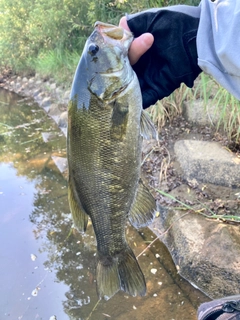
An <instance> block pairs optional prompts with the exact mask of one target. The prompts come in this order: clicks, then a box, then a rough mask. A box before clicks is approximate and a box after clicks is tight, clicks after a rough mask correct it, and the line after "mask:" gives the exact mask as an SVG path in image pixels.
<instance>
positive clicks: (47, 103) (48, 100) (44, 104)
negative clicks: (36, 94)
mask: <svg viewBox="0 0 240 320" xmlns="http://www.w3.org/2000/svg"><path fill="white" fill-rule="evenodd" d="M51 103H52V101H51V98H50V97H46V98H44V99H43V100H42V101H41V102H40V103H39V104H40V106H41V107H42V108H46V107H49V106H50V105H51Z"/></svg>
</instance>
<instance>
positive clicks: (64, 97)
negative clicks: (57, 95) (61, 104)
mask: <svg viewBox="0 0 240 320" xmlns="http://www.w3.org/2000/svg"><path fill="white" fill-rule="evenodd" d="M70 92H71V91H70V90H67V91H65V93H64V96H63V99H64V100H68V99H69V97H70Z"/></svg>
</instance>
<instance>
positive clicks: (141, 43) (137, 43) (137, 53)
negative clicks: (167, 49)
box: [119, 17, 154, 65]
mask: <svg viewBox="0 0 240 320" xmlns="http://www.w3.org/2000/svg"><path fill="white" fill-rule="evenodd" d="M119 26H120V27H122V28H124V29H125V30H128V31H131V30H130V29H129V27H128V24H127V18H126V17H122V18H121V20H120V22H119ZM153 41H154V38H153V35H152V34H151V33H144V34H142V35H140V36H139V37H138V38H136V39H134V40H133V42H132V44H131V47H130V49H129V53H128V57H129V61H130V63H131V65H134V64H135V63H137V61H138V60H139V59H140V58H141V56H142V55H143V54H144V53H145V52H146V51H147V50H148V49H149V48H150V47H151V46H152V44H153Z"/></svg>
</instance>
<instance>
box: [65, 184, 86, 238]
mask: <svg viewBox="0 0 240 320" xmlns="http://www.w3.org/2000/svg"><path fill="white" fill-rule="evenodd" d="M68 202H69V207H70V211H71V213H72V218H73V222H74V225H75V227H76V228H77V230H78V231H79V232H84V231H86V229H87V224H88V215H87V214H86V212H85V210H84V209H83V207H82V205H81V202H80V200H79V199H78V196H77V195H76V191H75V188H74V183H73V181H72V179H70V178H69V181H68Z"/></svg>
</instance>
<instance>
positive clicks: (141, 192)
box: [128, 179, 157, 228]
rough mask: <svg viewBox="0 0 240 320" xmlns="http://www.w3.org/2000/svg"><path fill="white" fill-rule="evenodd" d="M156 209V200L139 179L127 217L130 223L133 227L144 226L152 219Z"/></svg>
mask: <svg viewBox="0 0 240 320" xmlns="http://www.w3.org/2000/svg"><path fill="white" fill-rule="evenodd" d="M156 211H157V207H156V201H155V199H154V197H153V196H152V194H151V193H150V191H149V190H148V188H147V187H146V186H145V185H144V183H143V182H142V180H141V179H140V180H139V185H138V190H137V194H136V197H135V199H134V202H133V204H132V207H131V210H130V213H129V218H128V219H129V221H130V223H131V225H132V226H134V227H135V228H142V227H146V226H147V225H149V224H150V223H151V222H152V220H153V219H154V217H155V214H156Z"/></svg>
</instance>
